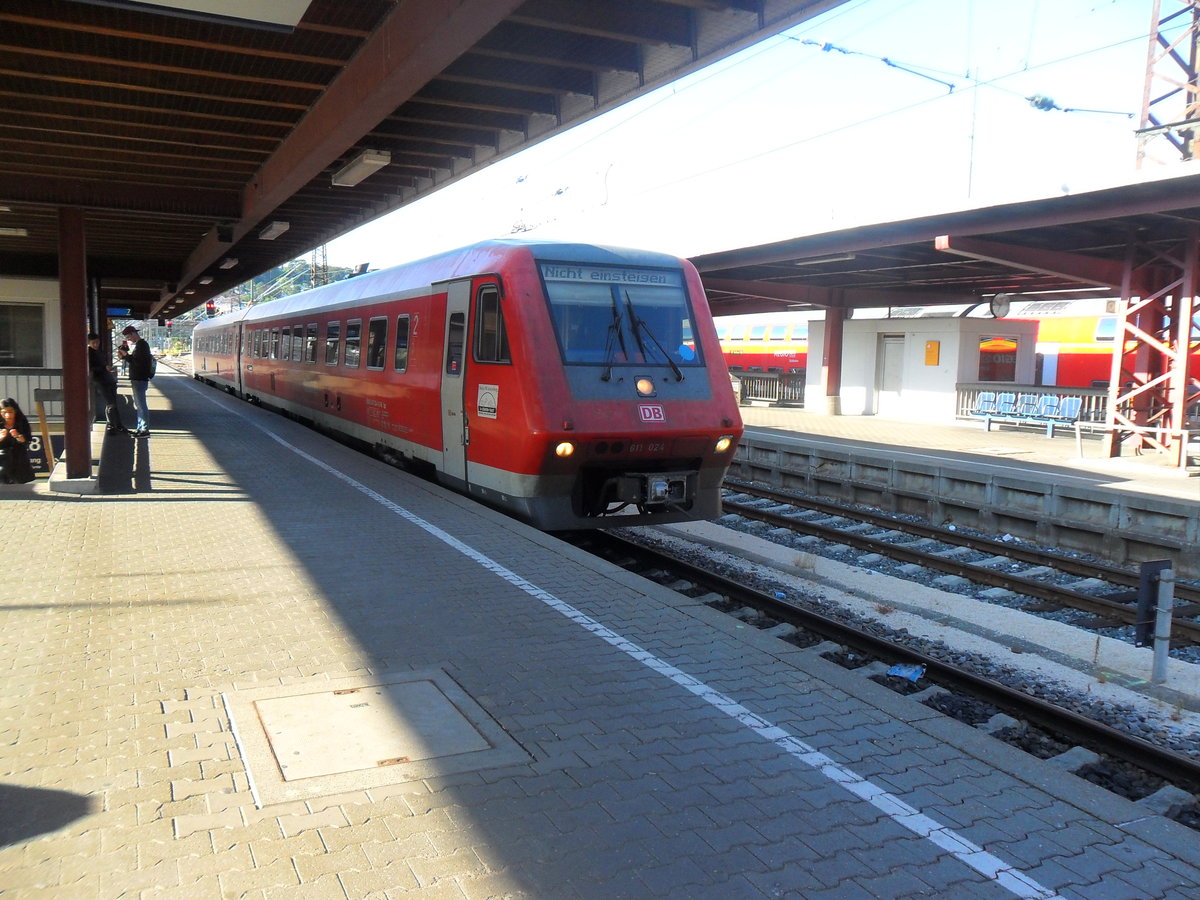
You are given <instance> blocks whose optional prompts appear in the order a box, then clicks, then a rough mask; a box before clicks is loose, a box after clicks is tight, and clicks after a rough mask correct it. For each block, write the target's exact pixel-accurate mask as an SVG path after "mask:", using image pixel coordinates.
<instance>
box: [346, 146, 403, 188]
mask: <svg viewBox="0 0 1200 900" xmlns="http://www.w3.org/2000/svg"><path fill="white" fill-rule="evenodd" d="M391 161H392V154H391V153H390V152H389V151H387V150H363V151H362V152H361V153H359V154H358V155H357V156H355V157H354V159H352V160H350V162H348V163H346V165H344V166H342V168H341V169H339V170H338V171H337V172H336V173H334V176H333V183H334V185H336V186H337V187H354V186H355V185H356V184H358V183H359V182H360V181H362V180H363V179H364V178H366V177H367V176H368V175H373V174H375V173H376V172H378V171H379V170H380V169H382V168H383V167H384V166H386V165H387V164H388V163H390V162H391Z"/></svg>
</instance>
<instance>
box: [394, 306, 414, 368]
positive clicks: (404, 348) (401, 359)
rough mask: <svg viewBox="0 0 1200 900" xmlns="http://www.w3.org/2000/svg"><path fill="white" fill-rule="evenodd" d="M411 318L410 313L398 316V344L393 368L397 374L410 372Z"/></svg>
mask: <svg viewBox="0 0 1200 900" xmlns="http://www.w3.org/2000/svg"><path fill="white" fill-rule="evenodd" d="M411 318H412V317H411V316H410V315H409V314H408V313H401V314H400V315H398V316H396V343H395V346H394V348H393V351H392V368H393V369H394V370H395V371H397V372H407V371H408V335H409V329H410V328H411V326H412V322H411Z"/></svg>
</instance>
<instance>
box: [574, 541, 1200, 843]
mask: <svg viewBox="0 0 1200 900" xmlns="http://www.w3.org/2000/svg"><path fill="white" fill-rule="evenodd" d="M574 541H575V543H576V544H577V545H578V546H581V547H583V548H584V549H587V550H588V551H589V552H592V553H594V554H596V555H598V556H601V557H603V558H605V559H607V560H609V561H610V562H613V563H615V564H617V565H620V566H621V567H623V568H625V569H628V570H630V571H634V572H637V573H638V574H642V575H643V576H644V577H648V578H650V579H652V580H654V581H656V582H658V583H660V584H663V585H665V586H667V587H670V588H671V589H672V590H675V591H677V592H680V593H684V594H687V595H689V596H693V597H701V598H704V599H705V601H706V602H707V603H708V604H709V605H710V606H713V607H715V608H718V609H722V610H724V611H727V612H735V613H741V615H740V616H739V617H740V618H745V611H746V609H751V610H754V611H755V613H756V617H755V620H754V621H753V622H752V624H755V625H757V626H758V627H761V628H775V627H776V626H778V625H780V624H786V625H790V626H793V627H794V629H795V635H794V636H788V637H784V638H782V639H785V640H791V641H792V642H793V643H796V644H798V645H800V646H804V647H808V646H814V645H821V647H825V648H826V650H825V652H823V653H822V656H824V657H825V658H827V659H831V660H833V661H835V662H838V663H839V664H843V665H846V667H847V668H856V667H857V665H856V664H862V663H870V662H872V661H874V662H875V666H874V667H868V670H869V671H870V672H871V673H872V679H873V680H875V681H877V682H879V683H881V684H885V685H886V686H888V687H891V688H893V689H894V690H898V692H900V693H910V692H913V691H918V690H923V691H925V692H926V693H927V694H930V695H931V696H928V697H924V695H923V698H918V699H924V702H926V705H928V706H931V707H933V708H936V709H941V710H942V711H943V712H946V713H948V714H951V715H954V716H956V717H958V718H961V719H963V720H964V721H967V722H969V723H970V724H973V725H978V724H979V723H980V722H983V721H991V720H992V719H993V717H996V716H997V715H998V714H1002V715H1000V722H1001V725H1003V723H1005V722H1007V723H1009V724H1008V726H1007V727H1001V725H998V726H997V727H998V728H999V731H996V730H995V729H988V730H991V731H992V732H993V734H994V736H996V737H998V738H999V739H1001V740H1005V741H1006V742H1008V743H1011V744H1014V745H1015V746H1018V747H1021V749H1024V750H1026V751H1028V752H1031V753H1033V754H1034V755H1038V756H1040V757H1042V758H1049V757H1051V756H1056V755H1058V754H1060V753H1062V752H1065V751H1066V750H1069V749H1071V748H1073V747H1083V748H1086V749H1087V750H1090V751H1092V752H1094V753H1096V754H1098V756H1099V761H1098V762H1094V763H1092V764H1090V765H1088V766H1086V767H1085V769H1084V770H1080V771H1077V772H1076V774H1077V775H1079V776H1080V777H1084V778H1086V779H1088V780H1089V781H1092V782H1093V783H1095V784H1098V785H1100V786H1102V787H1105V788H1107V789H1109V790H1113V791H1114V792H1116V793H1121V794H1122V795H1123V796H1126V797H1129V798H1130V799H1134V800H1138V799H1142V798H1143V797H1146V796H1149V795H1150V794H1152V793H1155V792H1156V791H1159V790H1160V789H1162V788H1164V787H1167V786H1170V787H1172V788H1174V789H1175V791H1177V792H1180V793H1181V794H1182V795H1184V802H1183V804H1182V807H1176V808H1174V809H1173V812H1174V813H1175V814H1176V815H1175V817H1176V818H1177V820H1178V821H1180V822H1182V823H1183V824H1187V825H1189V826H1190V827H1194V828H1196V827H1200V803H1198V802H1197V801H1196V797H1195V795H1196V794H1198V793H1200V754H1197V755H1188V754H1187V753H1184V752H1182V751H1177V750H1174V749H1171V748H1169V747H1164V746H1159V745H1157V744H1155V743H1153V742H1151V741H1148V740H1145V739H1143V738H1139V737H1137V736H1134V735H1131V734H1128V733H1126V732H1124V731H1121V730H1120V729H1118V728H1116V727H1113V726H1112V725H1110V724H1107V723H1105V722H1103V721H1098V720H1096V719H1094V718H1092V717H1091V716H1089V715H1086V714H1084V713H1081V712H1078V711H1075V710H1071V709H1067V708H1065V707H1064V706H1062V705H1059V704H1055V703H1052V702H1049V701H1047V700H1044V699H1041V698H1039V697H1036V696H1032V695H1030V694H1028V693H1027V692H1025V691H1022V690H1019V689H1017V688H1014V687H1010V686H1008V685H1006V684H1004V683H1002V682H1001V681H998V680H996V679H995V678H990V677H986V676H983V675H980V674H977V673H976V672H973V671H971V670H970V669H969V668H966V667H963V666H960V665H956V664H955V663H954V662H951V661H948V659H947V658H942V657H941V656H939V655H935V654H934V653H931V652H925V651H924V650H921V649H915V648H914V647H913V646H912V645H911V644H910V643H906V642H904V641H903V640H900V639H894V638H893V637H890V636H888V635H886V634H883V633H878V632H873V631H872V630H869V629H866V628H864V627H863V624H862V623H861V622H859V621H853V620H850V621H843V620H842V619H840V618H838V617H837V616H836V615H830V614H827V613H825V612H820V611H815V610H813V609H810V608H805V607H804V606H803V605H800V604H797V603H793V602H791V601H790V600H788V599H787V598H786V597H785V596H784V595H783V594H782V593H781V592H776V591H773V590H771V588H770V586H769V585H763V586H761V587H754V586H751V585H748V584H747V583H746V579H745V578H735V577H729V576H727V575H724V574H722V573H720V572H717V571H714V570H712V569H709V568H707V567H705V566H704V565H699V564H697V563H695V562H692V561H689V560H685V559H682V558H680V557H679V556H677V555H674V554H672V553H669V552H665V551H664V550H663V549H661V548H658V547H650V546H646V545H645V544H643V543H642V542H640V541H635V540H631V539H629V538H627V537H624V536H622V535H618V534H614V533H611V532H586V533H580V534H578V535H576V536H574ZM767 578H768V580H769V576H767ZM830 645H836V646H837V648H839V649H838V650H833V651H831V650H829V649H828V648H829V647H830ZM821 647H818V649H821ZM946 655H947V657H950V656H953V652H952V651H947V654H946ZM848 660H853V664H847V661H848ZM881 663H882V664H883V665H881ZM896 665H899V666H901V667H904V668H905V669H906V670H908V671H910V672H911V671H920V673H921V674H920V677H919V678H917V679H910V678H905V677H887V676H886V675H885V674H884V670H885V669H887V668H888V667H891V666H896ZM918 682H919V683H918ZM931 686H933V687H935V688H936V689H937V690H935V691H929V690H928V688H929V687H931ZM1006 717H1011V718H1006ZM1013 720H1015V722H1014V721H1013ZM1006 732H1007V733H1006ZM1189 746H1191V745H1189ZM1131 785H1132V786H1133V787H1132V788H1131V787H1130V786H1131ZM1186 795H1192V798H1191V803H1190V804H1189V803H1187V802H1186V800H1187V798H1186Z"/></svg>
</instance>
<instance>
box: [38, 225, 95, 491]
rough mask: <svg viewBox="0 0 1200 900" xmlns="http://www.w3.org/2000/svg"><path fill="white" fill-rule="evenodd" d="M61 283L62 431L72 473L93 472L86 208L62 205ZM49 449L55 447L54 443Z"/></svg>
mask: <svg viewBox="0 0 1200 900" xmlns="http://www.w3.org/2000/svg"><path fill="white" fill-rule="evenodd" d="M58 289H59V301H60V307H61V310H60V313H61V316H62V373H63V374H62V386H63V436H64V441H65V443H66V451H67V477H68V478H89V477H91V474H92V422H91V418H92V417H91V410H90V404H89V403H88V367H87V332H88V319H87V250H86V246H85V234H84V226H83V210H81V209H75V208H63V209H60V210H59V211H58ZM46 452H47V453H50V452H53V451H52V450H51V449H50V448H49V447H47V448H46Z"/></svg>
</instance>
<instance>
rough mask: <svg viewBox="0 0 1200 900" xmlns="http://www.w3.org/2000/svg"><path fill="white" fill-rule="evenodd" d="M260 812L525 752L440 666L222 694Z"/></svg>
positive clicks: (508, 759)
mask: <svg viewBox="0 0 1200 900" xmlns="http://www.w3.org/2000/svg"><path fill="white" fill-rule="evenodd" d="M225 704H226V707H227V709H228V710H229V716H230V719H231V721H232V722H233V724H234V728H235V731H236V732H237V735H238V747H239V749H240V750H241V751H242V756H243V759H244V761H245V763H246V769H247V772H248V773H249V775H250V779H251V782H252V784H253V786H254V790H255V799H256V802H257V803H258V805H259V806H264V805H266V804H270V803H280V802H284V801H288V800H298V799H306V798H309V797H314V796H321V795H323V794H330V793H341V792H344V791H353V790H369V789H370V788H372V787H378V786H380V785H385V784H396V783H400V782H404V781H413V780H416V779H420V778H425V777H429V776H430V775H436V774H447V773H452V772H463V771H468V770H472V769H482V768H491V767H494V766H499V765H509V764H512V763H515V762H523V761H526V760H528V758H529V757H528V755H527V754H526V753H525V752H524V751H523V750H521V749H520V747H519V746H518V745H517V744H516V743H515V742H514V741H513V740H512V738H510V737H509V736H508V735H507V734H506V733H505V732H504V730H503V729H502V728H501V727H500V726H499V725H498V724H497V723H496V722H495V720H493V719H492V718H491V717H490V716H488V715H487V713H485V712H484V711H483V709H482V708H481V707H479V705H478V704H477V703H475V702H474V701H473V700H472V699H471V698H470V697H469V696H468V695H467V693H466V692H465V691H464V690H463V689H462V688H461V687H460V686H459V685H458V684H457V683H456V682H455V681H454V680H453V679H451V678H450V677H449V676H448V675H447V674H446V673H445V672H444V671H442V670H440V669H436V670H432V671H430V670H426V671H421V672H404V673H394V674H389V675H383V676H377V677H374V678H362V677H358V678H339V679H332V680H328V679H323V680H320V681H310V682H305V683H302V684H293V685H286V686H279V685H276V686H272V687H269V688H259V689H254V690H247V691H234V692H231V693H228V694H226V695H225Z"/></svg>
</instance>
